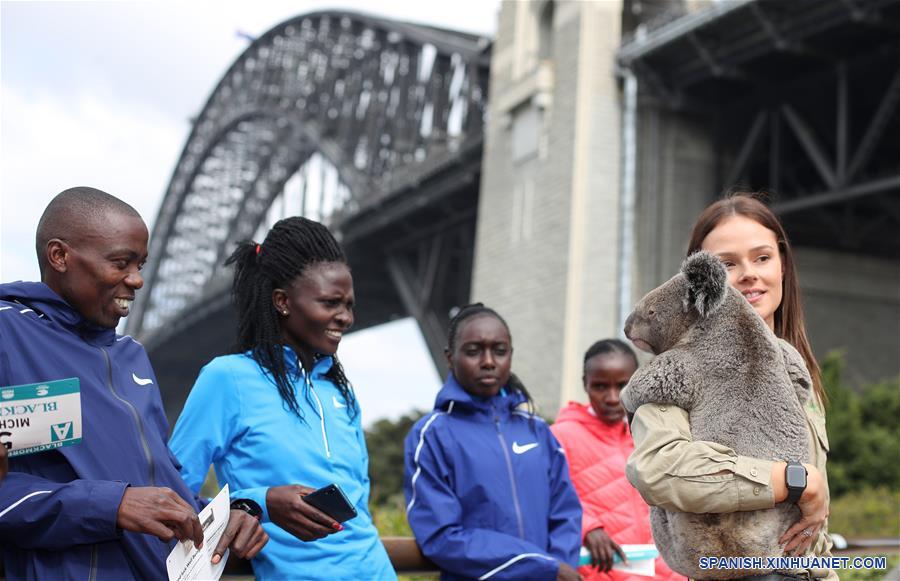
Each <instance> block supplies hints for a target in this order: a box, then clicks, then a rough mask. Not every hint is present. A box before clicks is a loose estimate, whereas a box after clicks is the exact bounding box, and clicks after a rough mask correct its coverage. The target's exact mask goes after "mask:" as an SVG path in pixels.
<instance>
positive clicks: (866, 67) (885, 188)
mask: <svg viewBox="0 0 900 581" xmlns="http://www.w3.org/2000/svg"><path fill="white" fill-rule="evenodd" d="M898 39H900V0H870V1H868V2H857V1H856V0H795V1H792V2H781V1H779V0H723V1H722V2H719V3H717V4H716V5H715V6H713V7H711V8H710V9H708V10H705V11H701V12H698V13H694V14H691V15H689V16H685V17H682V18H680V19H677V20H674V21H671V22H668V23H664V24H662V25H661V26H659V27H658V28H656V29H653V30H650V31H649V32H646V33H645V34H644V36H640V35H635V36H634V37H633V38H632V39H631V40H630V41H629V42H627V43H626V44H624V45H623V46H622V48H621V49H620V50H619V54H618V57H619V62H620V64H622V65H623V66H627V67H631V68H632V70H634V72H635V74H636V75H637V76H638V78H639V79H640V80H641V82H642V87H643V91H644V96H645V104H648V105H650V106H654V107H665V108H669V109H674V110H678V111H681V112H683V114H685V115H689V116H692V117H693V118H696V119H706V120H707V121H708V122H709V126H710V127H711V128H712V131H713V132H714V133H715V139H716V142H717V143H716V147H715V151H716V152H717V154H718V160H717V164H716V165H717V168H718V176H717V180H716V181H717V183H718V184H719V186H720V191H721V189H728V188H731V187H733V186H741V187H743V188H746V189H751V190H758V189H763V190H767V191H769V192H771V193H772V194H773V195H774V202H775V203H774V209H775V210H776V211H777V212H778V213H779V214H780V215H781V216H782V219H783V220H784V223H785V227H786V228H787V230H788V232H789V234H790V235H791V238H792V240H793V241H794V242H795V243H798V244H803V245H808V246H815V247H820V248H828V249H834V250H845V251H852V252H858V253H865V254H871V255H875V256H882V257H885V258H898V257H900V235H898V232H900V154H898V151H900V41H898ZM716 194H717V193H716V192H710V198H712V197H714V196H715V195H716Z"/></svg>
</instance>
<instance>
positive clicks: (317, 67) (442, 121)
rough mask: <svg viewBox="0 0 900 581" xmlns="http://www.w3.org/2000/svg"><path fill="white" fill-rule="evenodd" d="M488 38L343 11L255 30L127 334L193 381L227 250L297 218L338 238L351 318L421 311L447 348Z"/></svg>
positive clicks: (222, 302) (213, 343)
mask: <svg viewBox="0 0 900 581" xmlns="http://www.w3.org/2000/svg"><path fill="white" fill-rule="evenodd" d="M489 48H490V43H489V41H488V40H487V39H485V38H483V37H479V36H476V35H470V34H465V33H460V32H454V31H447V30H442V29H438V28H434V27H429V26H423V25H413V24H407V23H401V22H395V21H390V20H383V19H379V18H374V17H371V16H366V15H362V14H356V13H349V12H316V13H310V14H305V15H302V16H298V17H296V18H293V19H291V20H288V21H286V22H284V23H282V24H280V25H278V26H276V27H274V28H273V29H271V30H269V31H268V32H267V33H265V34H264V35H263V36H261V37H260V38H258V39H257V40H255V41H254V42H253V43H252V44H251V46H249V47H248V48H247V50H246V51H245V52H244V53H243V54H242V55H241V56H240V57H239V58H238V59H237V60H236V61H235V62H234V63H233V64H232V65H231V67H230V68H229V69H228V71H227V72H226V73H225V75H224V76H223V77H222V79H221V80H220V81H219V83H218V85H217V86H216V88H215V90H214V91H213V92H212V94H211V95H210V97H209V99H208V101H207V102H206V105H205V106H204V108H203V110H202V112H201V113H200V115H199V116H198V117H197V118H196V120H194V124H193V129H192V131H191V133H190V136H189V138H188V140H187V143H186V144H185V146H184V149H183V151H182V154H181V158H180V159H179V161H178V163H177V166H176V168H175V170H174V172H173V175H172V178H171V181H170V183H169V186H168V189H167V191H166V194H165V198H164V200H163V202H162V205H161V208H160V211H159V215H158V217H157V220H156V223H155V227H154V232H153V237H152V240H151V244H150V261H149V263H148V265H147V268H146V269H145V285H146V286H145V288H144V290H143V291H142V292H141V293H139V294H138V298H137V301H136V304H135V308H134V310H133V312H132V314H131V316H130V317H129V318H128V322H127V326H126V332H127V333H129V334H132V335H135V336H137V337H138V338H140V339H141V340H143V341H144V343H145V345H146V346H147V348H148V350H149V351H150V353H151V356H153V357H154V360H155V361H157V360H158V359H164V360H165V361H164V363H163V364H159V365H157V369H166V368H174V369H180V370H183V371H182V375H183V377H178V378H173V380H174V381H175V383H174V384H175V385H179V386H180V387H181V388H186V387H187V385H189V384H190V383H189V381H190V379H188V380H187V381H188V383H187V384H184V383H183V382H184V381H185V379H184V378H188V377H190V375H191V374H196V371H197V369H198V368H199V363H202V359H203V357H206V359H208V358H209V357H211V356H213V355H215V354H217V353H221V352H222V351H223V350H224V349H226V348H227V347H228V345H227V339H226V338H229V337H232V336H233V331H232V329H233V328H234V326H233V324H232V321H233V314H232V313H231V312H230V305H229V302H230V301H229V284H230V272H229V271H228V270H226V269H225V268H224V267H223V265H222V263H223V262H224V259H225V258H226V257H227V256H228V255H229V254H230V252H231V251H232V249H233V248H234V245H235V243H236V242H238V241H240V240H244V239H251V238H257V239H259V237H260V236H261V235H262V233H264V232H265V230H266V229H267V228H268V227H269V226H270V225H271V223H273V222H274V220H276V219H278V218H280V217H283V216H287V215H307V216H309V217H311V218H313V219H319V220H321V221H324V222H325V223H326V224H328V225H329V226H330V227H331V228H332V230H333V231H334V232H336V234H337V235H338V237H339V238H340V239H341V240H342V242H343V244H344V246H345V249H346V251H347V253H348V258H349V260H350V265H351V269H352V270H353V272H354V278H355V282H356V287H357V295H358V297H359V299H360V300H359V304H360V316H359V317H358V327H367V326H371V325H376V324H379V323H383V322H387V321H389V320H391V319H393V318H398V317H402V316H407V315H414V316H415V317H416V319H417V321H418V322H419V324H420V327H421V328H422V330H423V334H424V336H425V338H426V343H427V344H428V347H429V349H430V350H431V352H432V354H433V355H434V356H435V360H436V361H441V360H442V357H440V355H439V354H440V346H441V345H442V344H443V342H444V330H445V328H446V325H447V322H448V312H449V310H450V308H451V307H452V306H454V305H457V304H461V303H464V302H465V301H467V299H468V293H469V280H470V276H471V274H470V271H471V259H472V253H473V248H474V242H473V241H474V212H475V208H476V206H477V192H478V177H479V174H480V164H481V146H482V127H483V117H484V111H485V105H486V103H487V83H488V67H489V58H490V54H489ZM223 342H224V343H226V344H223ZM185 351H188V352H191V362H190V364H188V362H187V360H186V359H185V357H186V356H185V355H184V353H185ZM167 358H168V359H167ZM198 361H199V363H198Z"/></svg>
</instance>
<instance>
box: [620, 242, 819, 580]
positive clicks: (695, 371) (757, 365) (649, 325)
mask: <svg viewBox="0 0 900 581" xmlns="http://www.w3.org/2000/svg"><path fill="white" fill-rule="evenodd" d="M625 334H626V335H627V336H628V338H629V339H631V340H632V341H633V342H634V343H635V344H636V345H637V346H638V347H640V348H642V349H648V350H650V351H652V352H653V353H656V354H657V357H656V358H655V359H654V360H653V361H652V362H650V363H648V364H647V365H645V366H643V367H641V368H640V369H638V371H637V372H636V373H635V374H634V375H633V376H632V378H631V381H629V383H628V386H627V387H626V388H625V389H624V390H623V391H622V396H621V397H622V403H623V404H624V406H625V408H626V409H627V410H628V411H630V412H632V413H634V412H635V411H636V410H637V408H638V407H639V406H641V405H642V404H645V403H651V402H652V403H670V404H674V405H676V406H678V407H680V408H682V409H684V410H686V411H687V412H688V413H689V414H690V421H691V434H692V436H693V438H694V439H695V440H708V441H712V442H718V443H719V444H724V445H726V446H728V447H730V448H732V449H733V450H734V451H735V452H737V453H738V454H739V455H742V456H753V457H757V458H765V459H768V460H782V461H788V460H794V461H799V462H807V461H808V444H807V438H808V431H807V427H806V418H805V415H804V411H803V403H805V402H806V400H807V399H808V397H809V394H810V386H811V385H812V381H811V380H810V376H809V372H808V371H807V370H806V365H805V363H804V361H803V358H802V357H801V356H800V354H799V353H798V352H797V351H796V350H795V349H794V348H793V347H791V346H790V345H789V344H788V343H787V342H786V341H783V340H781V339H778V338H777V337H776V336H775V335H774V333H772V331H771V330H770V329H769V328H768V327H767V326H766V324H765V322H764V321H763V320H762V318H761V317H760V316H759V315H758V314H757V313H756V312H755V311H754V310H753V307H751V306H750V304H749V303H748V302H747V301H746V300H745V299H744V297H743V296H741V294H740V293H739V292H738V291H737V290H735V289H733V288H731V287H730V286H729V285H728V283H727V274H726V272H725V267H724V266H723V265H722V264H721V262H720V261H719V259H718V258H716V257H715V256H713V255H712V254H709V253H707V252H698V253H695V254H693V255H691V256H690V257H689V258H688V259H687V260H685V262H684V264H683V265H682V269H681V272H680V273H679V274H678V275H676V276H675V277H673V278H672V279H670V280H669V281H667V282H665V283H664V284H663V285H661V286H660V287H658V288H656V289H654V290H652V291H650V292H649V293H648V294H647V295H646V296H645V297H644V298H643V299H641V301H640V302H639V303H638V305H637V306H636V307H635V309H634V311H633V312H632V313H631V315H630V316H629V317H628V320H627V321H626V323H625ZM799 519H800V511H799V509H798V508H797V507H796V506H795V505H794V504H789V503H780V504H778V505H776V506H775V508H773V509H769V510H758V511H745V512H735V513H729V514H693V513H682V512H674V511H667V510H664V509H661V508H659V507H651V514H650V521H651V526H652V529H653V538H654V539H655V540H656V544H657V546H658V548H659V551H660V553H661V554H662V556H663V558H664V559H665V561H666V563H668V565H669V566H670V567H671V568H672V569H673V570H674V571H677V572H679V573H681V574H683V575H687V576H689V577H692V578H694V579H712V578H715V579H729V578H736V577H743V576H747V575H754V574H760V573H765V572H766V570H729V571H726V570H717V571H703V570H700V569H699V566H698V558H699V557H700V556H720V557H721V556H751V557H752V556H760V557H774V556H779V555H781V554H782V548H781V547H780V546H779V544H778V539H779V538H780V537H781V535H782V534H784V532H785V531H786V530H787V529H788V527H790V526H791V525H792V524H794V523H795V522H797V521H798V520H799ZM710 575H714V577H711V576H710Z"/></svg>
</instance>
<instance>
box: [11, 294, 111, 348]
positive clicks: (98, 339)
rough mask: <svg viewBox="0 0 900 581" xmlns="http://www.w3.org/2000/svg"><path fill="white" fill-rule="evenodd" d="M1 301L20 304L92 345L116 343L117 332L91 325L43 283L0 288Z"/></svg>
mask: <svg viewBox="0 0 900 581" xmlns="http://www.w3.org/2000/svg"><path fill="white" fill-rule="evenodd" d="M0 300H4V301H9V302H17V303H20V304H21V305H23V306H24V307H27V308H29V309H32V310H33V311H34V312H36V313H37V314H38V315H43V317H44V318H46V319H48V320H50V321H52V322H53V323H56V324H57V325H60V326H61V327H63V328H65V329H66V330H68V331H69V332H71V333H74V334H76V335H78V336H79V337H81V338H82V339H83V340H84V341H85V342H87V343H90V344H92V345H111V344H112V343H113V342H115V339H116V330H115V329H109V328H107V327H100V326H98V325H95V324H93V323H91V322H89V321H88V320H87V319H85V318H84V317H83V316H82V315H81V313H79V312H78V311H77V310H75V308H74V307H72V306H71V305H70V304H69V303H67V302H66V301H65V300H64V299H63V298H62V297H60V296H59V295H58V294H56V293H55V292H54V291H53V290H52V289H51V288H50V287H49V286H47V285H46V284H44V283H42V282H22V281H19V282H12V283H8V284H0Z"/></svg>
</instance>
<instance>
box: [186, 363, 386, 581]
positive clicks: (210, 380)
mask: <svg viewBox="0 0 900 581" xmlns="http://www.w3.org/2000/svg"><path fill="white" fill-rule="evenodd" d="M285 363H286V366H287V370H288V375H289V377H291V378H292V379H293V385H294V390H295V391H294V393H295V396H296V398H297V403H298V405H299V406H300V409H301V410H302V412H303V417H304V420H301V419H300V418H298V417H297V416H296V415H295V414H294V413H292V412H290V411H289V410H288V409H287V407H286V406H285V405H284V403H283V401H282V399H281V397H280V396H279V394H278V390H277V388H276V387H275V383H274V381H273V380H272V379H271V376H268V375H264V373H263V369H262V368H261V367H260V366H259V365H258V364H257V363H256V361H255V360H253V359H252V358H251V357H250V356H249V355H248V354H246V353H245V354H239V355H226V356H224V357H217V358H216V359H213V360H212V361H211V362H210V363H209V364H207V365H206V366H205V367H204V368H203V369H202V370H201V372H200V376H199V377H198V378H197V381H196V383H195V384H194V387H193V389H192V390H191V393H190V395H189V396H188V399H187V402H186V403H185V406H184V410H183V411H182V412H181V416H180V417H179V418H178V422H177V423H176V424H175V431H174V433H173V434H172V439H171V441H170V442H169V446H170V447H171V449H172V451H173V452H174V453H175V456H176V457H177V458H178V460H179V461H180V462H181V464H182V469H181V475H182V476H183V477H184V480H185V482H187V484H188V486H189V487H190V488H191V489H192V490H194V491H195V492H196V491H198V490H199V489H200V486H202V484H203V481H204V479H205V477H206V473H207V470H208V469H209V465H210V464H213V465H214V467H215V471H216V477H217V478H218V481H219V484H220V485H224V484H225V483H226V482H227V483H228V485H229V487H230V488H231V498H232V499H235V498H249V499H251V500H254V501H256V503H257V504H259V506H260V507H262V509H263V519H262V522H263V528H264V529H265V530H266V532H267V533H268V534H269V538H270V540H269V542H268V544H267V545H266V546H265V547H264V548H263V550H262V551H261V552H260V553H259V555H257V557H256V558H255V559H253V570H254V572H255V574H256V577H257V579H261V580H267V579H379V580H381V579H396V575H395V573H394V570H393V568H392V567H391V564H390V561H389V560H388V556H387V553H386V552H385V550H384V547H383V545H382V544H381V541H380V540H379V538H378V532H377V531H376V530H375V526H374V525H373V524H372V517H371V515H370V514H369V507H368V503H369V475H368V467H369V457H368V453H367V452H366V442H365V439H364V437H363V430H362V426H361V422H360V413H359V408H358V406H357V407H356V414H355V416H354V417H352V418H351V417H350V414H348V406H349V405H351V404H350V403H349V402H347V401H345V400H344V398H343V396H342V395H341V393H340V391H339V390H338V388H337V387H336V386H335V385H334V384H333V383H332V382H331V381H330V380H329V379H328V378H326V377H325V373H327V372H328V370H329V369H331V365H332V359H331V357H322V358H321V359H319V360H318V361H317V362H316V364H315V366H314V367H313V370H312V373H311V374H310V377H309V378H307V377H306V374H305V373H304V372H303V369H302V367H300V366H299V365H298V363H297V356H296V354H295V353H294V352H293V350H291V349H289V348H285ZM352 405H356V404H355V403H354V404H352ZM398 469H399V467H398ZM331 483H335V484H337V485H338V486H340V487H341V489H342V490H343V491H344V493H345V494H346V495H347V497H348V498H349V499H350V502H351V503H352V504H353V505H354V506H355V507H356V510H357V513H358V516H356V517H355V518H353V519H351V520H349V521H347V522H345V523H343V525H344V530H343V531H340V532H337V533H334V534H331V535H328V536H327V537H325V538H324V539H320V540H318V541H312V542H303V541H301V540H300V539H298V538H296V537H294V536H293V535H291V534H290V533H288V532H286V531H285V530H283V529H282V528H280V527H278V526H277V525H275V524H274V523H272V522H271V520H270V519H269V513H268V510H267V508H266V492H267V491H268V489H269V487H270V486H280V485H285V484H303V485H305V486H311V487H312V488H320V487H322V486H325V485H327V484H331Z"/></svg>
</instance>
